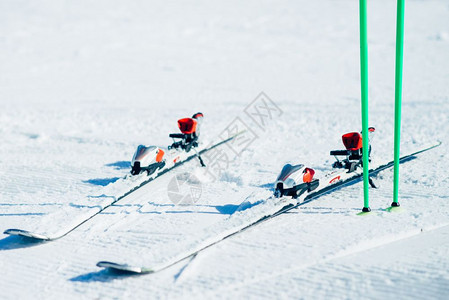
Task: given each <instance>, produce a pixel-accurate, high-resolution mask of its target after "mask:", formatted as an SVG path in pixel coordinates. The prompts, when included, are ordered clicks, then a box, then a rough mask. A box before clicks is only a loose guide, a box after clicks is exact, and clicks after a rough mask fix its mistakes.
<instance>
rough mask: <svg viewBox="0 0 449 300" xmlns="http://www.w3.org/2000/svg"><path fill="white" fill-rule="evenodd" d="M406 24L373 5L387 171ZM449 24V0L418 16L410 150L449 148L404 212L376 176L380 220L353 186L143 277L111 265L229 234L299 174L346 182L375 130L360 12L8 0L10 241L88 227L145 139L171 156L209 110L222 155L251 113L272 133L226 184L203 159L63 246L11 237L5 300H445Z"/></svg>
mask: <svg viewBox="0 0 449 300" xmlns="http://www.w3.org/2000/svg"><path fill="white" fill-rule="evenodd" d="M323 7H326V10H325V11H323V9H322V8H323ZM395 9H396V6H395V3H394V1H379V2H370V3H369V7H368V14H369V15H368V22H369V23H368V30H369V32H368V33H369V59H370V74H369V76H370V77H369V79H370V91H369V92H370V94H369V96H370V125H373V126H375V127H376V133H375V136H374V139H373V141H372V145H373V158H374V159H379V160H389V159H391V157H392V154H393V126H394V124H393V118H394V103H393V102H394V100H393V99H394V51H395V44H394V38H395V28H394V26H395ZM448 15H449V6H448V4H447V3H446V2H445V1H437V0H432V1H409V2H407V6H406V28H405V49H404V51H405V52H404V72H405V73H404V87H403V108H402V134H401V138H402V145H401V152H402V153H407V152H409V151H414V150H416V149H419V148H420V147H421V145H424V144H428V143H432V142H435V141H436V140H440V141H442V142H443V144H442V145H441V146H440V147H438V148H436V149H434V150H431V151H429V152H427V153H424V154H422V155H420V156H419V157H418V158H417V159H415V160H413V161H410V162H407V163H405V164H403V165H401V174H400V180H401V185H400V202H401V204H402V206H403V208H404V209H403V211H402V212H401V213H387V212H385V211H384V209H385V208H386V207H388V206H389V205H390V203H391V197H392V196H391V195H392V191H393V186H392V182H393V171H392V170H391V169H389V170H386V171H383V172H381V173H379V174H378V175H377V176H376V177H375V178H374V180H375V182H376V184H377V185H378V186H379V189H377V190H373V189H372V190H370V203H371V208H372V211H373V213H372V214H370V215H369V216H365V217H359V216H356V213H358V212H359V211H360V209H361V207H362V204H363V203H362V202H363V201H362V198H363V194H362V184H361V183H357V184H354V185H350V186H348V187H344V188H343V189H340V190H338V191H335V192H333V193H331V194H327V195H325V196H323V197H321V198H319V199H318V200H315V201H313V202H311V203H308V204H305V205H303V206H300V207H299V208H297V209H295V210H292V211H290V212H289V213H286V214H283V215H281V216H278V217H276V218H274V219H272V220H268V221H267V222H263V223H261V224H259V225H257V226H255V227H254V228H251V229H249V230H246V231H245V232H243V233H240V234H238V235H236V236H234V237H232V238H230V239H227V240H226V241H223V242H221V243H219V244H217V245H215V246H213V247H211V248H208V249H206V250H205V251H203V252H201V253H199V254H198V255H197V256H196V257H193V258H191V259H189V260H184V261H182V262H180V263H178V264H176V265H174V266H173V267H170V268H168V269H166V270H163V271H161V272H158V273H156V274H150V275H144V276H131V275H129V274H123V273H117V272H113V271H109V270H102V269H99V268H97V267H96V266H95V264H96V262H98V261H100V260H107V259H109V260H112V261H116V262H126V263H131V264H136V265H139V266H140V265H141V264H143V265H145V266H147V265H148V266H152V265H153V264H155V263H157V262H160V261H161V260H162V261H163V260H164V259H165V258H167V257H168V256H172V255H175V254H176V253H178V252H179V251H182V250H185V249H188V248H189V247H191V246H192V245H195V244H196V243H198V242H201V241H202V240H203V239H205V238H206V236H207V235H211V234H213V233H214V232H215V231H217V230H218V231H219V230H220V229H221V228H222V227H220V226H223V229H226V226H227V225H226V224H227V223H226V220H232V218H230V216H231V214H232V213H233V212H234V211H235V210H236V209H237V208H238V207H239V205H240V204H242V203H244V201H252V202H253V203H254V202H257V200H258V197H259V198H260V197H262V196H261V195H263V194H266V193H268V192H267V189H269V188H270V187H271V186H272V182H273V181H274V179H275V177H276V175H277V173H278V172H279V171H280V169H281V167H282V165H283V164H284V163H287V162H293V163H304V164H306V165H307V166H310V167H312V168H314V169H315V170H316V171H317V174H316V176H317V177H320V175H322V174H324V173H326V172H327V171H329V170H330V166H331V164H332V162H333V160H334V159H333V158H332V157H330V156H329V155H328V154H329V150H332V149H339V148H341V147H342V145H341V139H340V136H341V134H343V133H345V132H349V131H356V130H359V129H360V128H359V125H357V124H360V123H361V121H360V103H359V91H360V86H359V85H360V82H359V61H358V51H359V45H358V38H359V36H358V27H357V26H358V3H356V2H354V1H338V2H335V1H325V2H324V3H322V2H319V3H318V2H317V3H315V2H310V1H297V2H295V3H293V2H287V1H281V2H276V3H274V2H265V3H260V2H259V1H248V2H245V4H242V3H240V2H236V1H230V2H229V1H228V2H226V3H206V2H199V1H193V2H189V3H177V4H173V5H167V4H165V3H164V4H162V3H156V2H153V1H133V2H132V3H130V2H125V1H119V0H114V1H109V2H107V3H106V2H96V3H87V2H86V1H79V2H70V3H60V4H56V3H50V2H44V3H35V2H33V1H23V2H20V4H18V3H13V2H5V1H3V2H1V1H0V20H1V21H0V54H1V55H0V65H1V67H2V72H0V99H1V100H0V166H1V167H0V229H2V230H5V229H7V228H25V227H26V228H28V229H29V228H36V231H37V232H39V231H40V230H39V229H41V230H43V229H44V228H47V229H48V228H56V229H58V228H63V227H64V225H65V224H67V223H69V222H73V221H76V220H77V218H78V217H80V215H81V214H82V213H83V212H85V211H86V210H89V209H90V208H92V207H97V206H99V205H101V203H102V202H101V201H102V199H101V198H99V197H97V196H99V195H101V193H102V191H107V189H108V186H107V185H108V183H113V182H116V181H117V180H119V178H122V177H123V176H124V175H125V174H126V173H127V172H128V165H129V160H130V159H131V157H132V154H133V151H134V149H135V147H136V146H137V145H138V144H154V145H158V146H166V145H167V144H168V143H170V139H168V137H167V136H168V133H170V132H177V130H178V128H177V126H176V120H177V119H179V118H182V117H186V116H190V115H191V114H193V113H195V112H197V111H202V112H203V113H204V114H205V119H204V124H203V125H202V132H201V134H202V138H204V139H205V140H206V141H205V142H206V144H207V142H209V141H212V140H214V139H215V138H216V137H217V136H218V135H219V134H220V133H221V132H222V131H223V130H224V129H225V128H226V126H228V125H229V124H230V123H231V122H232V121H233V120H234V118H236V117H239V118H241V119H244V120H245V122H246V123H247V125H248V126H250V128H251V129H252V130H253V131H254V132H255V133H256V134H257V136H258V138H257V139H256V140H255V141H254V143H252V144H251V146H250V147H249V148H248V149H247V150H245V151H244V152H243V153H241V154H240V156H238V157H236V158H235V159H234V160H232V161H231V162H230V164H229V165H228V168H227V169H226V170H225V171H224V172H223V174H221V176H220V177H219V178H218V180H216V181H211V180H206V179H205V177H204V176H203V175H202V174H203V171H204V170H202V169H201V168H200V167H199V164H198V161H196V160H192V161H191V162H189V163H187V164H186V165H185V166H182V167H180V168H179V170H176V172H174V173H173V174H171V173H168V174H166V175H164V176H162V177H160V178H158V179H157V180H156V181H154V182H151V183H149V184H147V185H145V186H144V187H142V188H141V189H139V190H137V191H135V192H133V193H132V194H130V195H129V196H127V197H125V198H124V199H122V200H121V201H119V202H118V203H117V204H116V205H114V206H112V207H110V208H108V209H106V210H105V211H104V212H102V213H101V214H99V215H98V216H96V217H95V218H94V219H93V220H91V221H89V222H87V223H85V224H83V225H82V226H80V227H79V228H78V229H76V230H75V231H73V232H71V233H70V234H68V235H67V236H65V237H64V238H62V239H59V240H56V241H54V242H33V241H31V240H29V239H26V238H20V237H13V236H7V235H3V236H0V270H1V273H2V274H3V275H2V277H1V279H2V281H1V284H0V298H2V299H17V298H20V299H26V298H37V299H55V298H61V297H64V298H67V299H79V298H88V299H92V298H120V299H126V298H148V297H152V298H193V297H195V298H211V297H213V298H253V299H260V298H281V297H285V298H305V299H316V298H319V299H328V298H338V299H340V298H349V299H354V298H368V299H393V298H401V299H402V298H404V299H408V298H413V299H415V298H419V299H430V298H431V299H447V298H448V297H449V288H448V287H449V271H448V270H449V259H448V257H449V232H448V228H449V227H448V226H449V225H448V224H449V204H448V198H449V192H448V191H449V190H448V184H449V176H448V175H447V172H446V171H447V169H448V168H449V159H448V152H447V149H448V148H447V145H448V144H449V133H448V131H447V130H446V129H447V128H448V125H449V104H448V101H447V100H448V95H449V85H448V84H447V81H448V78H449V73H448V70H449V65H448V62H449V59H448V53H449V52H448V51H447V49H448V47H449V40H448V38H447V28H448V26H449V24H448V20H449V18H448ZM261 91H264V92H266V93H267V95H268V96H269V97H270V98H272V100H273V101H274V102H276V104H277V105H279V107H280V108H281V109H282V111H283V114H282V116H281V117H279V118H276V119H273V120H271V121H270V122H267V124H266V127H264V128H263V129H262V128H260V127H258V126H257V125H256V124H255V123H254V122H253V121H251V120H249V118H248V117H246V115H245V113H244V110H245V108H246V107H247V105H248V104H250V103H251V101H252V100H253V99H254V97H256V96H257V95H258V94H259V93H260V92H261ZM354 126H355V127H354ZM182 172H192V173H194V174H195V175H198V176H199V177H200V178H201V179H202V180H203V181H202V196H201V198H200V199H199V201H198V202H196V203H193V204H189V205H174V204H173V203H172V202H171V201H170V199H169V197H168V194H167V186H168V184H169V182H170V180H171V179H172V178H173V176H174V174H177V173H182ZM89 196H90V197H89ZM93 196H95V197H93ZM262 198H263V197H262ZM103 200H104V199H103ZM229 218H230V219H229Z"/></svg>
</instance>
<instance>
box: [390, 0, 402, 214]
mask: <svg viewBox="0 0 449 300" xmlns="http://www.w3.org/2000/svg"><path fill="white" fill-rule="evenodd" d="M403 50H404V0H398V8H397V19H396V74H395V108H394V110H395V116H394V184H393V203H391V206H392V207H398V206H399V200H398V198H399V158H400V153H399V152H400V143H401V106H402V61H403V52H404V51H403Z"/></svg>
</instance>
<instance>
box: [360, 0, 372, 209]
mask: <svg viewBox="0 0 449 300" xmlns="http://www.w3.org/2000/svg"><path fill="white" fill-rule="evenodd" d="M366 10H367V9H366V0H360V79H361V90H362V143H363V149H362V151H363V153H362V157H363V196H364V202H363V210H362V212H369V211H371V209H370V207H369V192H368V187H369V165H368V164H369V137H368V39H367V29H366V27H367V26H366V23H367V21H366V19H367V18H366Z"/></svg>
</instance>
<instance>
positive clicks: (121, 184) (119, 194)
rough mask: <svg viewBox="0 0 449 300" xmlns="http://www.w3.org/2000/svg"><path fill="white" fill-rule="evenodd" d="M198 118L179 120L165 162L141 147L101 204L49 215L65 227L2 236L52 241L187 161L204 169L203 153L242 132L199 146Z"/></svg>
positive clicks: (157, 151) (160, 153) (155, 152)
mask: <svg viewBox="0 0 449 300" xmlns="http://www.w3.org/2000/svg"><path fill="white" fill-rule="evenodd" d="M201 118H202V114H201V113H197V114H195V115H194V116H193V117H192V118H185V119H181V120H179V121H178V125H179V127H180V129H181V132H182V133H181V134H170V137H172V138H173V139H175V138H177V139H180V141H174V143H173V144H172V145H171V146H169V147H168V151H167V150H166V151H167V152H168V154H170V155H169V156H168V159H167V158H166V156H167V155H165V156H163V154H165V153H164V151H163V150H162V149H160V148H158V147H155V146H149V147H146V146H143V145H140V146H139V147H138V148H137V150H136V153H135V154H134V157H133V160H132V162H131V167H132V169H131V174H132V175H126V176H125V177H123V178H122V179H120V180H118V181H116V182H114V183H112V184H109V185H108V186H106V188H105V189H106V190H107V191H109V192H108V193H103V194H102V195H100V196H98V197H96V199H97V201H102V202H101V203H99V204H98V205H96V206H94V207H88V211H87V212H85V213H83V214H82V215H79V216H78V215H77V216H76V217H75V218H73V217H72V215H70V214H68V213H67V212H61V213H55V214H52V215H51V216H53V217H58V216H59V217H61V215H63V217H65V218H67V219H68V220H70V221H68V222H67V223H66V226H65V227H64V228H62V229H61V228H59V229H57V231H56V232H52V233H50V234H49V233H47V232H34V231H29V230H23V229H17V228H12V229H7V230H5V231H4V234H8V235H16V236H22V237H27V238H32V239H35V240H41V241H54V240H57V239H60V238H62V237H64V236H66V235H67V234H69V233H70V232H72V231H74V230H75V229H77V228H78V227H80V226H81V225H83V224H84V223H86V222H88V221H89V220H91V219H92V218H94V217H95V216H97V215H98V214H100V213H101V212H103V211H104V210H105V209H107V208H108V207H111V206H113V205H114V204H116V203H117V202H119V201H120V200H122V199H123V198H125V197H126V196H128V195H129V194H131V193H132V192H134V191H136V190H137V189H139V188H141V187H143V186H144V185H146V184H148V183H149V182H151V181H153V180H155V179H156V178H159V177H160V176H162V175H164V174H165V173H167V172H170V171H172V170H173V169H175V168H177V167H179V166H181V165H183V164H185V163H187V162H188V161H190V160H192V159H194V158H198V159H199V161H200V163H201V165H202V166H204V162H203V160H202V159H201V155H202V154H204V153H206V152H208V151H210V150H212V149H214V148H216V147H219V146H221V145H223V144H226V143H228V142H231V141H232V140H234V139H236V138H237V137H238V136H240V135H242V134H243V133H244V131H241V132H237V133H234V134H232V135H229V136H228V138H226V139H223V140H221V141H219V142H216V143H214V144H212V145H210V146H208V147H204V146H201V145H199V144H198V136H199V131H198V127H197V126H198V123H197V120H198V121H200V120H201ZM190 150H192V151H190ZM143 164H146V165H143ZM130 185H131V186H130ZM74 206H75V205H74ZM49 217H50V216H49Z"/></svg>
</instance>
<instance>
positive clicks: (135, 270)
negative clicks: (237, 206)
mask: <svg viewBox="0 0 449 300" xmlns="http://www.w3.org/2000/svg"><path fill="white" fill-rule="evenodd" d="M440 145H441V142H438V143H436V144H434V145H432V146H429V147H426V148H423V149H421V150H418V151H416V152H413V153H410V154H407V155H404V156H402V157H401V158H400V160H399V162H400V163H401V164H402V163H405V162H407V161H411V160H413V159H415V158H416V155H418V154H420V153H423V152H426V151H428V150H431V149H433V148H436V147H438V146H440ZM393 165H394V161H390V162H388V163H385V164H382V165H380V166H378V167H376V168H374V169H370V171H369V175H371V176H372V175H376V174H378V173H379V172H381V171H383V170H386V169H388V168H391V167H392V166H393ZM362 176H363V172H358V173H356V174H354V176H352V177H351V178H349V179H347V180H341V181H338V182H336V183H334V184H330V185H328V186H326V187H324V188H322V189H320V190H318V191H316V192H310V193H309V194H308V195H307V196H305V197H304V198H303V200H302V201H301V199H300V198H299V199H298V200H299V201H298V203H296V204H289V205H286V206H284V207H282V208H281V209H280V210H278V211H277V212H276V213H273V214H271V215H269V216H264V217H261V218H260V219H259V220H257V221H255V222H252V223H250V224H247V225H246V226H244V227H243V228H240V229H238V230H236V231H234V232H232V233H229V234H228V235H226V236H224V237H222V238H220V239H217V240H216V241H213V242H211V243H210V244H208V245H205V246H203V247H201V248H200V249H197V250H195V251H192V252H190V253H186V255H184V256H183V257H181V258H179V259H176V260H175V261H171V262H168V263H167V264H165V265H162V266H159V267H158V268H152V267H137V266H131V265H128V264H126V263H125V264H123V263H114V262H110V261H100V262H98V263H97V267H100V268H106V269H112V270H116V271H120V272H126V273H130V274H151V273H155V272H159V271H162V270H165V269H167V268H169V267H171V266H173V265H175V264H177V263H179V262H181V261H184V260H186V259H188V258H190V257H193V256H195V255H197V254H198V253H199V252H201V251H203V250H205V249H207V248H209V247H212V246H214V245H215V244H218V243H219V242H221V241H223V240H225V239H228V238H230V237H232V236H234V235H236V234H238V233H241V232H243V231H245V230H247V229H249V228H251V227H253V226H256V225H258V224H259V223H262V222H264V221H266V220H269V219H271V218H274V217H276V216H279V215H281V214H283V213H285V212H287V211H290V210H292V209H294V208H297V207H299V206H301V205H304V204H306V203H309V202H311V201H313V200H316V199H317V198H319V197H321V196H323V195H326V194H329V193H331V192H333V191H335V190H338V189H340V188H342V187H344V186H348V185H351V184H354V183H356V182H359V181H360V180H361V177H362Z"/></svg>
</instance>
